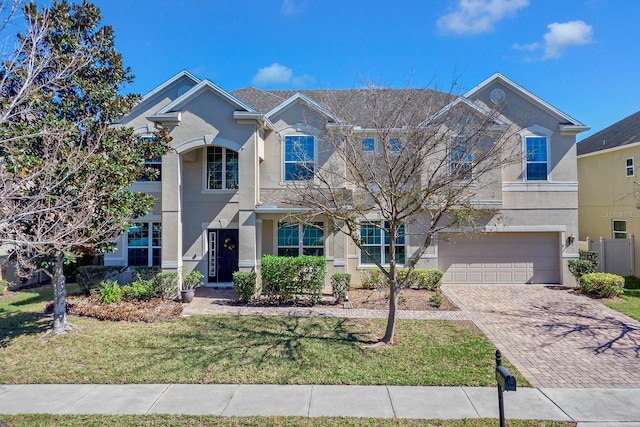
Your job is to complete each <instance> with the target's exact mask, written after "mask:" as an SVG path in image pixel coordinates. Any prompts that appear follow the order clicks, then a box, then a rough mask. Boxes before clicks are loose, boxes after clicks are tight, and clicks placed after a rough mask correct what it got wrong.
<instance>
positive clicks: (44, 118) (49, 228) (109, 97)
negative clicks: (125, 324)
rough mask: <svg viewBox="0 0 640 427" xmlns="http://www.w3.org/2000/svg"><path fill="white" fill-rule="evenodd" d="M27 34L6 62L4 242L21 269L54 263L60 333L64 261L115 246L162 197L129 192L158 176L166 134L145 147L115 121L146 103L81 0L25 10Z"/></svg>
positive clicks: (1, 162) (0, 69)
mask: <svg viewBox="0 0 640 427" xmlns="http://www.w3.org/2000/svg"><path fill="white" fill-rule="evenodd" d="M23 12H24V16H25V19H26V21H27V30H26V31H25V32H24V33H21V34H18V35H17V40H18V42H19V43H18V48H17V50H16V52H14V53H13V55H11V56H10V57H8V58H2V63H1V65H0V95H1V98H2V100H3V101H2V104H1V105H0V155H1V159H0V184H1V185H3V187H2V190H0V197H1V198H2V204H3V208H2V210H1V211H0V212H1V214H0V245H3V246H4V247H7V248H10V249H11V251H12V253H13V256H14V257H15V259H17V260H18V263H19V265H20V266H21V267H22V268H24V269H33V268H34V266H35V263H34V260H36V259H43V258H45V259H50V260H52V269H51V270H52V271H49V274H50V275H51V276H52V280H53V283H54V324H53V332H54V333H63V332H65V331H66V330H67V328H68V323H67V319H66V305H65V297H66V283H65V277H64V274H63V270H62V268H63V263H64V259H65V257H69V256H71V257H73V256H76V255H78V254H82V253H95V252H99V251H104V250H107V249H109V248H110V247H111V246H112V245H113V243H112V242H113V241H114V238H115V236H117V235H119V234H120V233H122V232H123V231H125V230H126V229H127V225H128V223H129V222H130V221H131V220H132V219H133V218H137V217H140V216H144V215H145V214H146V213H148V211H149V210H150V209H151V208H152V207H153V205H154V203H155V199H154V198H153V197H152V196H150V195H147V194H144V193H133V192H131V191H129V190H128V186H129V185H130V184H132V183H133V182H135V180H136V179H137V178H139V177H141V176H148V175H152V174H153V173H155V172H154V171H153V170H152V169H149V168H146V167H145V166H144V161H145V159H151V158H158V157H161V156H162V155H163V154H164V153H166V152H167V150H168V149H169V137H168V136H167V133H166V131H165V130H163V129H160V130H158V131H157V132H156V135H155V136H156V138H155V139H154V140H148V139H145V140H141V139H138V138H137V137H136V135H135V134H134V131H133V129H132V128H129V127H124V126H115V125H113V123H114V122H115V121H116V120H117V119H118V118H119V117H122V116H124V115H125V114H126V113H127V112H128V111H129V110H130V109H131V108H132V107H133V106H134V105H135V103H136V102H138V101H139V99H140V98H139V96H137V95H121V94H120V91H121V89H122V87H123V86H124V85H126V84H127V83H130V82H131V81H132V79H133V76H132V74H131V70H130V69H129V68H128V67H125V66H124V65H123V62H122V56H121V55H120V54H119V53H118V52H117V51H116V48H115V44H114V33H113V30H112V28H111V27H109V26H102V25H100V21H101V15H100V10H99V9H98V8H97V7H96V6H94V5H93V4H91V3H89V2H87V1H83V2H82V3H79V4H70V3H68V2H67V1H66V0H61V1H60V0H56V1H54V2H53V4H52V5H51V6H50V7H48V8H47V7H42V8H39V7H38V6H37V5H36V4H35V3H33V2H32V3H27V4H25V5H24V7H23Z"/></svg>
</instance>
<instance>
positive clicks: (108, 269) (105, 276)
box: [76, 265, 124, 296]
mask: <svg viewBox="0 0 640 427" xmlns="http://www.w3.org/2000/svg"><path fill="white" fill-rule="evenodd" d="M123 269H124V267H120V266H113V265H108V266H105V265H84V266H82V267H78V273H77V275H76V277H77V280H78V286H80V289H81V290H82V292H83V293H84V295H85V296H89V295H91V289H93V288H95V287H96V286H98V285H99V284H101V283H102V282H104V281H108V280H109V281H113V280H115V281H117V280H118V275H119V274H120V272H121V271H122V270H123Z"/></svg>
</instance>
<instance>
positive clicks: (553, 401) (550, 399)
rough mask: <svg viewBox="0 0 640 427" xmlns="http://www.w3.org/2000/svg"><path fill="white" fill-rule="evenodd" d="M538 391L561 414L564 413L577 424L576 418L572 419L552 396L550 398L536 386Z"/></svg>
mask: <svg viewBox="0 0 640 427" xmlns="http://www.w3.org/2000/svg"><path fill="white" fill-rule="evenodd" d="M538 391H539V392H540V393H542V395H543V396H544V397H546V398H547V399H549V402H551V403H553V404H554V405H555V407H556V408H558V409H559V410H560V411H561V412H562V413H563V414H565V415H566V416H567V418H569V419H570V420H571V421H573V422H575V423H576V425H577V424H578V420H576V419H574V418H573V417H572V416H571V415H569V414H568V413H567V411H565V410H564V409H562V407H561V406H560V405H558V404H557V403H556V402H555V400H553V399H552V398H550V397H549V396H548V395H547V393H545V392H544V391H543V390H542V389H541V388H540V387H538Z"/></svg>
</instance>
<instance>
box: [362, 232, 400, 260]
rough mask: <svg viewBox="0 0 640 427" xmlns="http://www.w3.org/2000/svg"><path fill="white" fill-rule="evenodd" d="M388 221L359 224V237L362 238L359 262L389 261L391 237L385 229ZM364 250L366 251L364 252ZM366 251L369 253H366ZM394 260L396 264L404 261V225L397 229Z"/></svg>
mask: <svg viewBox="0 0 640 427" xmlns="http://www.w3.org/2000/svg"><path fill="white" fill-rule="evenodd" d="M388 229H389V223H388V222H385V223H381V222H378V223H368V224H361V225H360V238H361V239H362V249H363V250H362V251H361V252H360V263H361V264H374V263H375V262H378V263H379V264H383V265H384V264H389V261H391V248H390V243H391V237H390V236H389V233H388V232H387V230H388ZM365 251H366V252H365ZM367 252H368V253H369V255H367ZM395 261H396V263H398V264H404V263H405V239H404V225H401V226H400V227H398V229H397V236H396V250H395Z"/></svg>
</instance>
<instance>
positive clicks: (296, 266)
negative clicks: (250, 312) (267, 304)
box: [260, 255, 327, 304]
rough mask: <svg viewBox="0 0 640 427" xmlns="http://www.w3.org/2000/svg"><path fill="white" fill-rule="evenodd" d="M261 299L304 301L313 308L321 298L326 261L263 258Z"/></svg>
mask: <svg viewBox="0 0 640 427" xmlns="http://www.w3.org/2000/svg"><path fill="white" fill-rule="evenodd" d="M260 272H261V274H262V295H264V296H268V297H269V298H270V299H272V300H276V301H278V302H280V303H289V302H294V301H296V300H300V299H306V300H308V301H309V302H310V303H311V304H316V303H318V302H319V301H320V299H321V298H322V288H324V279H325V276H326V274H327V260H326V259H325V258H324V257H319V256H299V257H279V256H274V255H265V256H263V257H262V266H261V268H260Z"/></svg>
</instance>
